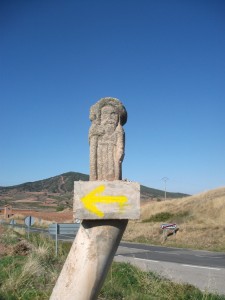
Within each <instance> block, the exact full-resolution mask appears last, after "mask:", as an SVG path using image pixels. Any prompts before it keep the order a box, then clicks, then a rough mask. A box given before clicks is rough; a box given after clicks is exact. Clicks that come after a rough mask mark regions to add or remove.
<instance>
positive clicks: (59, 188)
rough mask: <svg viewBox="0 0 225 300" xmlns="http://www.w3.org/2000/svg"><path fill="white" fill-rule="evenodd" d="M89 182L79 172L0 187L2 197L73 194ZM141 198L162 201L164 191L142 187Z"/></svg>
mask: <svg viewBox="0 0 225 300" xmlns="http://www.w3.org/2000/svg"><path fill="white" fill-rule="evenodd" d="M79 180H81V181H88V180H89V176H88V175H86V174H82V173H77V172H67V173H63V174H61V175H57V176H54V177H50V178H47V179H43V180H38V181H34V182H26V183H23V184H19V185H14V186H9V187H0V195H2V194H4V193H7V192H10V191H14V193H15V192H20V193H21V192H46V193H59V194H61V195H62V194H65V193H67V194H68V193H73V186H74V181H79ZM166 195H167V198H180V197H185V196H189V195H187V194H182V193H170V192H167V193H166ZM141 198H142V200H147V199H154V198H156V199H161V198H164V191H162V190H157V189H153V188H149V187H146V186H143V185H141Z"/></svg>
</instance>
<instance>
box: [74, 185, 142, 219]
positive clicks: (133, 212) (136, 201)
mask: <svg viewBox="0 0 225 300" xmlns="http://www.w3.org/2000/svg"><path fill="white" fill-rule="evenodd" d="M73 207H74V217H75V218H77V219H83V220H85V219H86V220H99V219H138V218H139V217H140V185H139V184H138V183H137V182H126V181H121V180H115V181H88V182H87V181H75V182H74V205H73Z"/></svg>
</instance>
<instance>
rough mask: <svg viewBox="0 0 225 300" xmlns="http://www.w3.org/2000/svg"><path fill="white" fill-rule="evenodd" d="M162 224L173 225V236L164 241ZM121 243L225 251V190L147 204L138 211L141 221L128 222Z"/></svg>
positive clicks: (219, 189) (223, 188)
mask: <svg viewBox="0 0 225 300" xmlns="http://www.w3.org/2000/svg"><path fill="white" fill-rule="evenodd" d="M162 223H176V224H177V225H178V227H179V231H178V232H177V234H176V235H171V236H169V237H168V238H167V239H166V240H164V239H163V231H162V229H161V228H160V225H161V224H162ZM124 239H126V240H128V241H137V242H145V243H152V244H165V245H167V246H174V247H189V248H196V249H207V250H217V251H225V187H222V188H218V189H215V190H211V191H208V192H204V193H201V194H197V195H194V196H190V197H185V198H180V199H174V200H167V201H160V202H150V203H148V204H144V205H143V206H142V207H141V220H140V221H130V222H129V225H128V228H127V230H126V232H125V235H124Z"/></svg>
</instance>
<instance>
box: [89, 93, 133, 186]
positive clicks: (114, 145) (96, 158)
mask: <svg viewBox="0 0 225 300" xmlns="http://www.w3.org/2000/svg"><path fill="white" fill-rule="evenodd" d="M90 120H91V121H92V125H91V127H90V130H89V144H90V180H121V179H122V161H123V158H124V147H125V133H124V130H123V127H122V126H123V125H124V124H125V123H126V121H127V112H126V109H125V107H124V106H123V104H122V103H121V102H120V101H119V100H118V99H116V98H110V97H107V98H102V99H100V100H99V101H98V102H97V103H96V104H94V105H93V106H92V107H91V109H90Z"/></svg>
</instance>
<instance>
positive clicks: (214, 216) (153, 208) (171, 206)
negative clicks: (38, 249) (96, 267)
mask: <svg viewBox="0 0 225 300" xmlns="http://www.w3.org/2000/svg"><path fill="white" fill-rule="evenodd" d="M13 213H14V215H13V216H12V217H11V218H10V219H12V218H13V219H16V220H17V223H21V224H22V223H23V222H24V221H23V220H24V218H25V216H28V215H31V216H34V217H35V218H36V225H37V226H39V225H41V226H48V225H49V224H50V223H52V222H58V223H63V222H67V223H70V222H73V212H72V209H71V208H67V209H63V210H62V211H53V210H52V209H50V208H48V209H46V208H45V209H43V210H39V209H31V208H30V209H29V210H16V209H14V211H13ZM224 220H225V188H224V187H222V188H218V189H215V190H211V191H208V192H204V193H201V194H198V195H194V196H189V197H184V198H179V199H172V200H166V201H165V200H161V201H142V205H141V218H140V220H137V221H129V224H128V227H127V229H126V231H125V234H124V237H123V239H124V240H127V241H134V242H142V243H150V244H163V245H166V246H174V247H187V248H195V249H205V250H216V251H225V223H224ZM162 223H176V224H177V226H178V227H179V230H178V232H177V233H176V235H170V236H168V238H167V239H166V240H165V239H164V236H163V231H162V229H161V228H160V226H161V224H162Z"/></svg>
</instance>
